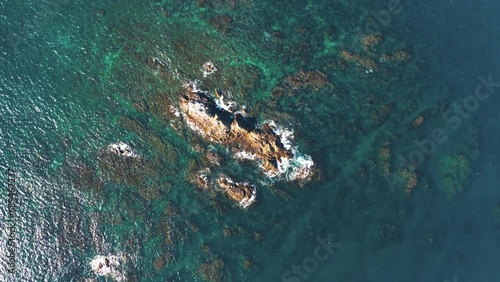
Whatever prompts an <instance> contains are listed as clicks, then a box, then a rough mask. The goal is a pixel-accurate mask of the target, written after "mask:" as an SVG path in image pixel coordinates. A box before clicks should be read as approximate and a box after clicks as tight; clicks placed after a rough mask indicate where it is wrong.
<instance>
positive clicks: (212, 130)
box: [179, 82, 314, 180]
mask: <svg viewBox="0 0 500 282" xmlns="http://www.w3.org/2000/svg"><path fill="white" fill-rule="evenodd" d="M185 89H186V91H185V93H184V94H183V95H182V97H181V98H180V103H179V108H180V114H181V115H182V118H183V120H184V122H185V123H186V124H187V125H188V126H189V127H190V128H191V129H192V130H193V131H195V132H197V133H198V134H200V135H201V136H203V137H204V138H205V139H207V140H209V141H210V142H213V143H218V144H225V145H228V146H230V147H231V148H232V149H233V152H234V154H235V157H236V158H237V159H247V160H252V161H257V162H258V163H259V164H260V167H261V168H262V170H263V171H264V173H265V174H266V175H267V176H269V177H277V176H283V177H284V178H286V179H287V180H295V179H298V180H308V179H310V177H311V176H312V166H313V164H314V163H313V161H312V160H311V158H310V157H309V156H307V155H301V154H299V153H298V152H297V151H296V149H295V147H294V146H292V144H291V141H290V139H292V138H293V132H292V131H289V130H285V129H282V128H280V127H278V126H277V125H276V124H275V123H274V122H272V121H270V122H265V123H263V124H261V125H260V124H258V123H257V121H256V119H254V118H251V117H247V116H246V114H245V111H244V108H242V109H240V108H239V107H238V106H237V104H236V103H234V102H227V101H224V95H223V94H224V93H222V91H220V90H217V91H216V94H215V95H211V94H209V93H208V92H205V91H201V90H199V89H198V88H197V85H196V83H194V82H189V83H186V84H185Z"/></svg>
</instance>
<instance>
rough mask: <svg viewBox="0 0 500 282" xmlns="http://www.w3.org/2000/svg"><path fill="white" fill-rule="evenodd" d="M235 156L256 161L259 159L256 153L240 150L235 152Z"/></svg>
mask: <svg viewBox="0 0 500 282" xmlns="http://www.w3.org/2000/svg"><path fill="white" fill-rule="evenodd" d="M234 157H235V158H236V159H240V160H251V161H255V160H256V159H257V155H256V154H253V153H249V152H247V151H238V152H236V153H235V154H234Z"/></svg>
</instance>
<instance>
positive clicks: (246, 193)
mask: <svg viewBox="0 0 500 282" xmlns="http://www.w3.org/2000/svg"><path fill="white" fill-rule="evenodd" d="M217 184H218V185H219V187H220V188H222V189H223V190H224V191H225V192H226V193H227V194H228V195H229V197H231V199H233V200H235V201H236V202H238V203H239V204H240V205H241V206H242V207H243V208H248V207H249V206H250V205H251V204H252V203H254V202H255V197H256V194H257V190H256V189H255V187H253V186H251V185H250V184H248V183H246V182H243V183H237V182H233V181H232V180H231V179H230V178H227V177H219V178H218V179H217Z"/></svg>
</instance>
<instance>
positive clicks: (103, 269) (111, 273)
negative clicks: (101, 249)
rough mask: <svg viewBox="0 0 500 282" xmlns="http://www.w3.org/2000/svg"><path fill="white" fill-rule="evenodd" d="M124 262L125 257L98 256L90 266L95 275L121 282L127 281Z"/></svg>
mask: <svg viewBox="0 0 500 282" xmlns="http://www.w3.org/2000/svg"><path fill="white" fill-rule="evenodd" d="M124 262H125V260H124V256H116V255H108V256H102V255H97V256H95V257H94V258H93V259H92V261H90V263H89V264H90V267H91V268H92V271H93V272H94V273H95V275H97V276H104V277H108V278H111V279H113V280H114V281H118V282H119V281H126V277H125V271H124V269H123V264H124Z"/></svg>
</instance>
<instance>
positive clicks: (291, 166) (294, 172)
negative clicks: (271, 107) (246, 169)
mask: <svg viewBox="0 0 500 282" xmlns="http://www.w3.org/2000/svg"><path fill="white" fill-rule="evenodd" d="M264 123H265V124H267V125H269V127H270V128H271V129H272V130H273V132H274V133H275V134H276V135H278V136H279V137H280V142H281V144H283V147H284V148H285V149H287V150H289V151H290V152H291V153H292V155H293V157H292V158H291V159H290V158H281V160H279V161H277V163H278V171H279V173H273V174H270V173H268V174H267V175H268V176H269V177H282V176H284V178H285V179H286V180H289V181H293V180H300V179H308V178H309V177H310V176H311V173H312V168H313V166H314V162H313V160H312V158H311V157H310V156H309V155H305V154H301V153H300V152H298V150H297V148H296V147H295V146H294V145H293V143H292V140H293V139H294V135H293V130H290V129H287V128H283V127H280V126H278V125H277V124H276V123H275V122H274V121H272V120H270V121H266V122H264Z"/></svg>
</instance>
